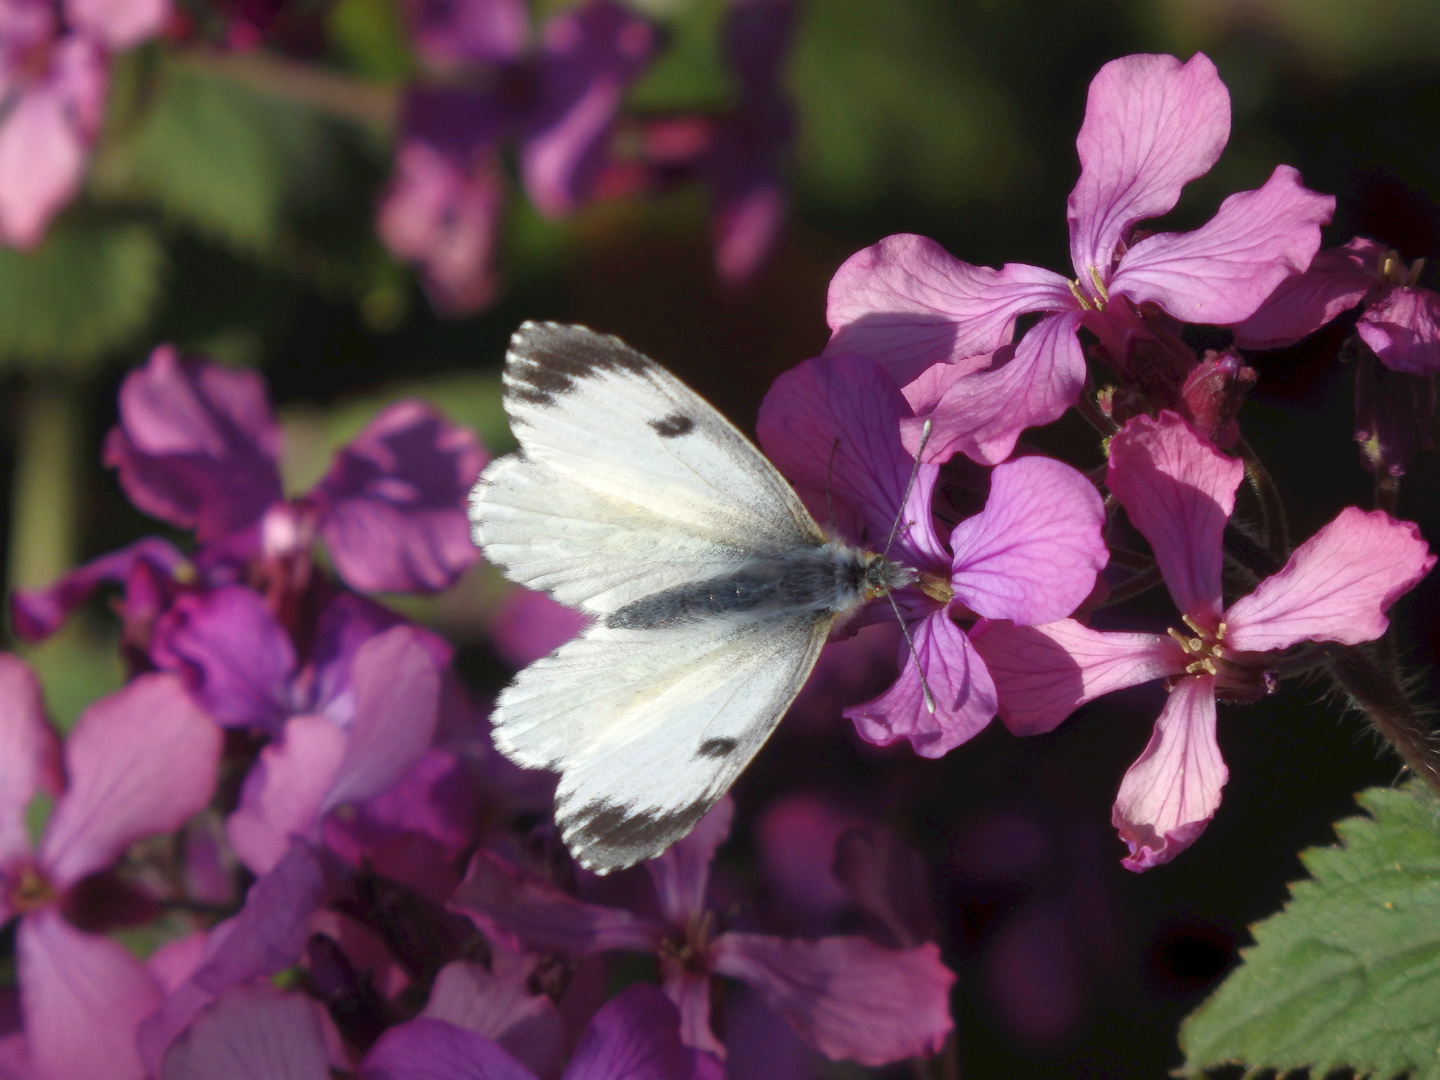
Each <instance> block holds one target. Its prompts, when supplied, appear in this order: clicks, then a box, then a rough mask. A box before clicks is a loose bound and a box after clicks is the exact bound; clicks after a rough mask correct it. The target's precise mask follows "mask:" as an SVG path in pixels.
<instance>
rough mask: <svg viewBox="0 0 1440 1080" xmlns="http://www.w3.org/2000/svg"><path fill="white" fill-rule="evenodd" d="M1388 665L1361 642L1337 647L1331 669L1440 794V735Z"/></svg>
mask: <svg viewBox="0 0 1440 1080" xmlns="http://www.w3.org/2000/svg"><path fill="white" fill-rule="evenodd" d="M1387 667H1388V665H1386V664H1384V663H1382V662H1380V661H1379V660H1377V659H1376V657H1375V656H1374V655H1373V654H1372V651H1371V650H1369V649H1366V648H1363V647H1359V646H1349V647H1340V648H1336V649H1335V650H1334V652H1333V653H1332V655H1331V661H1330V673H1331V675H1332V676H1333V677H1334V679H1335V681H1336V682H1337V683H1338V684H1339V685H1340V687H1341V688H1342V689H1343V690H1344V691H1345V693H1346V694H1348V695H1349V697H1350V700H1351V701H1352V702H1353V703H1354V704H1355V707H1356V708H1358V709H1360V710H1361V711H1362V712H1363V713H1364V714H1365V715H1366V717H1367V718H1368V719H1369V721H1370V723H1371V724H1373V725H1374V727H1375V730H1376V731H1378V732H1379V733H1380V735H1381V736H1382V737H1383V738H1384V739H1385V741H1386V742H1388V743H1389V744H1390V745H1391V746H1392V747H1393V748H1394V749H1395V752H1396V753H1397V754H1399V755H1400V760H1401V761H1403V762H1404V763H1405V766H1406V767H1407V768H1408V769H1409V770H1410V771H1411V772H1412V773H1414V774H1415V775H1416V776H1418V777H1419V778H1420V779H1421V780H1423V781H1425V783H1426V784H1427V785H1428V786H1429V787H1430V790H1432V791H1433V792H1435V794H1436V795H1440V739H1437V738H1436V736H1435V733H1434V732H1433V731H1431V730H1430V724H1429V722H1428V721H1427V719H1426V717H1425V716H1424V714H1422V713H1421V711H1420V710H1419V709H1417V708H1416V707H1415V705H1414V703H1413V702H1411V701H1410V699H1409V698H1408V697H1406V695H1405V691H1404V689H1403V688H1402V687H1401V686H1400V683H1399V681H1398V680H1397V679H1396V678H1395V676H1394V675H1393V673H1392V672H1391V671H1387V670H1386V668H1387Z"/></svg>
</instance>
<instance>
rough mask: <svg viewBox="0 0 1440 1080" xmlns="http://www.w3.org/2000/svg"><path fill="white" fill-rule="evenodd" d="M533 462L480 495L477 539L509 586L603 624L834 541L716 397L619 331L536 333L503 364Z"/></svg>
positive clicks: (486, 481)
mask: <svg viewBox="0 0 1440 1080" xmlns="http://www.w3.org/2000/svg"><path fill="white" fill-rule="evenodd" d="M504 402H505V411H506V414H507V415H508V416H509V418H510V424H511V427H512V429H513V430H514V432H515V437H516V438H517V439H518V440H519V443H520V448H521V452H520V453H518V454H510V455H507V456H506V457H503V458H501V459H499V460H498V461H495V462H493V463H491V465H490V466H489V467H488V468H487V469H486V470H485V472H484V474H483V475H482V476H481V478H480V483H479V484H477V485H476V487H475V490H474V492H473V493H472V495H471V503H470V520H471V522H472V525H473V532H474V538H475V542H476V544H478V545H479V546H480V547H482V548H483V549H484V551H485V556H486V558H488V559H489V560H490V562H491V563H493V564H495V565H497V566H499V567H500V568H501V569H503V570H504V571H505V573H506V576H507V577H509V578H510V579H511V580H512V581H516V582H519V583H520V584H522V585H528V586H530V587H531V588H534V589H541V590H544V591H545V592H548V593H550V594H551V595H552V596H554V597H555V599H557V600H559V601H560V602H561V603H562V604H566V605H569V606H570V607H576V608H580V609H582V610H584V611H587V612H590V613H592V614H599V615H603V614H606V613H608V612H611V611H615V610H617V609H619V608H621V607H623V606H624V605H625V604H627V603H630V602H631V601H633V600H637V599H639V598H641V597H643V596H649V595H651V594H652V593H655V592H659V591H660V590H662V589H665V588H670V587H673V586H675V585H677V584H681V583H684V582H689V581H699V580H705V579H707V578H713V577H717V576H720V575H721V574H723V573H724V572H725V571H726V570H728V569H733V568H734V567H735V566H737V565H740V564H741V563H743V562H745V561H746V560H747V559H748V558H750V557H753V556H754V555H756V554H772V553H776V552H781V551H786V550H790V549H793V548H794V547H795V546H797V545H803V544H811V545H814V544H819V543H821V542H823V541H824V535H823V534H822V533H821V532H820V529H819V527H818V526H817V525H816V524H815V522H814V519H813V518H811V517H810V515H809V513H808V512H807V511H806V510H805V507H804V506H803V505H802V504H801V502H800V500H799V498H798V497H797V496H796V495H795V493H794V491H792V490H791V488H790V485H789V484H787V483H786V482H785V480H784V478H782V477H781V476H780V474H779V473H778V472H776V471H775V468H774V466H772V465H771V464H770V462H769V461H767V460H766V459H765V457H764V455H763V454H761V453H760V451H759V450H757V449H756V448H755V447H754V445H753V444H751V442H750V441H749V440H748V439H746V438H745V436H744V435H742V434H741V433H740V432H739V431H738V430H736V428H735V427H734V426H733V425H732V424H730V422H729V421H727V420H726V419H725V418H724V417H723V416H721V415H720V413H718V412H717V411H716V410H715V409H714V408H713V407H712V406H711V405H710V404H709V403H708V402H706V401H705V400H704V399H703V398H701V397H699V396H698V395H697V394H696V393H695V392H694V391H693V390H691V389H690V388H689V387H687V386H686V385H685V384H684V383H682V382H680V381H679V380H678V379H676V378H675V376H673V375H671V374H670V373H669V372H668V371H666V370H665V369H664V368H662V367H661V366H660V365H659V364H656V363H655V362H654V361H653V360H650V359H649V358H647V357H646V356H644V355H642V354H641V353H638V352H636V351H635V350H634V349H632V348H630V347H629V346H628V345H626V344H624V343H623V342H621V341H619V340H618V339H616V338H613V337H607V336H605V335H602V334H597V333H594V332H593V331H591V330H587V329H585V328H584V327H580V326H561V325H558V324H555V323H528V322H527V323H525V324H524V325H523V326H521V328H520V329H519V331H517V332H516V334H515V336H514V337H513V338H512V339H511V343H510V351H509V353H508V355H507V356H506V360H505V374H504Z"/></svg>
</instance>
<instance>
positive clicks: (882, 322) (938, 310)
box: [825, 233, 1078, 386]
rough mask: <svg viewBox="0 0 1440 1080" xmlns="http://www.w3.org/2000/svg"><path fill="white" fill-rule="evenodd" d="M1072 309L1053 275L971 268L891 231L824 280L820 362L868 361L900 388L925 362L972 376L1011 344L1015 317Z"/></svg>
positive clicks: (928, 243) (1019, 268) (1065, 286)
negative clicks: (825, 337) (840, 356)
mask: <svg viewBox="0 0 1440 1080" xmlns="http://www.w3.org/2000/svg"><path fill="white" fill-rule="evenodd" d="M1076 306H1078V305H1077V303H1076V300H1075V297H1074V296H1073V295H1072V294H1071V292H1070V286H1069V283H1068V282H1067V281H1066V280H1065V279H1064V278H1063V277H1061V276H1060V275H1059V274H1056V273H1052V272H1051V271H1049V270H1042V269H1040V268H1039V267H1037V266H1025V265H1024V264H1021V263H1010V264H1007V265H1006V266H1005V267H1003V268H1002V269H1000V270H994V269H991V268H990V267H988V266H972V265H970V264H969V263H967V262H962V261H960V260H959V259H957V258H955V257H954V256H953V255H951V254H950V253H949V252H947V251H946V250H945V249H944V248H942V247H941V246H940V245H939V244H937V243H936V242H935V241H934V240H931V239H929V238H927V237H924V236H916V235H914V234H913V233H898V234H896V235H894V236H887V237H886V238H885V239H884V240H881V241H880V242H879V243H878V244H873V245H871V246H870V247H868V248H865V249H864V250H863V251H858V252H856V253H855V254H854V255H851V256H850V258H848V259H846V260H845V262H844V263H842V264H841V266H840V269H839V270H837V271H835V276H834V277H833V278H831V279H830V292H829V297H828V299H827V301H826V310H825V319H826V321H827V322H828V323H829V324H830V330H831V337H830V343H829V344H828V345H826V346H825V354H826V355H827V356H828V355H830V354H832V353H837V352H840V353H849V352H855V353H863V354H864V355H866V356H872V357H874V358H875V359H876V360H877V361H879V362H880V363H881V364H882V365H884V367H885V370H886V371H887V372H889V374H890V375H891V377H892V378H894V380H895V381H896V382H898V383H900V384H901V385H902V386H903V385H904V384H905V383H908V382H912V381H914V380H915V379H916V378H917V377H918V376H919V375H920V374H921V372H923V371H924V370H925V369H926V368H928V367H930V366H931V365H932V364H941V363H944V364H957V365H959V366H960V368H962V369H963V370H967V371H973V370H975V369H976V367H977V366H979V365H978V364H976V363H974V362H973V361H972V359H971V358H975V357H980V356H982V355H983V354H986V353H992V352H994V351H995V350H996V349H998V348H1000V346H1002V345H1008V344H1010V339H1011V338H1012V337H1013V336H1014V332H1015V319H1016V317H1017V316H1020V315H1024V314H1025V313H1027V312H1031V311H1066V310H1069V309H1070V308H1073V307H1076ZM967 361H970V362H968V363H967Z"/></svg>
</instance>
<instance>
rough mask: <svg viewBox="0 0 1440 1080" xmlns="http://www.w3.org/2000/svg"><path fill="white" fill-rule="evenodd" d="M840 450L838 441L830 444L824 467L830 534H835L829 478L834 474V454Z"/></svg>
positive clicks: (826, 507) (833, 501) (833, 507)
mask: <svg viewBox="0 0 1440 1080" xmlns="http://www.w3.org/2000/svg"><path fill="white" fill-rule="evenodd" d="M839 449H840V440H839V439H836V440H835V441H834V442H833V443H831V444H830V462H829V464H827V465H826V466H825V509H826V510H828V511H829V512H830V534H831V535H832V536H833V535H834V534H835V499H834V497H833V496H832V495H831V494H830V477H831V475H832V474H834V472H835V454H836V453H837V452H838V451H839Z"/></svg>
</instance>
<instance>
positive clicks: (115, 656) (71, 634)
mask: <svg viewBox="0 0 1440 1080" xmlns="http://www.w3.org/2000/svg"><path fill="white" fill-rule="evenodd" d="M17 651H18V652H19V653H20V655H21V657H22V658H23V659H24V660H25V661H26V662H27V663H28V664H29V665H30V666H31V667H32V668H34V669H35V674H36V675H37V676H39V679H40V686H41V687H42V689H43V690H44V693H45V709H46V711H47V712H48V713H49V714H50V718H51V719H52V720H53V721H54V722H55V726H56V727H57V728H59V730H60V731H61V732H62V733H66V732H69V730H70V729H71V728H72V727H74V726H75V721H76V720H78V719H79V718H80V714H81V713H82V712H84V711H85V707H86V706H87V705H89V704H90V703H91V702H92V701H95V700H97V699H99V698H102V697H104V696H105V695H106V694H109V693H112V692H113V691H115V690H118V689H120V687H121V686H123V685H124V683H125V667H124V664H122V663H121V661H120V635H119V632H118V629H117V628H114V627H107V628H106V630H104V631H101V630H100V629H99V628H98V627H95V626H92V625H89V624H88V623H87V622H86V620H84V619H72V620H71V621H70V622H69V623H68V624H67V625H66V626H65V627H64V629H62V630H61V631H60V632H59V633H58V634H56V635H55V636H54V637H52V638H50V639H49V640H47V641H45V642H44V643H43V644H40V645H34V646H25V647H22V648H20V649H19V650H17Z"/></svg>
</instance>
